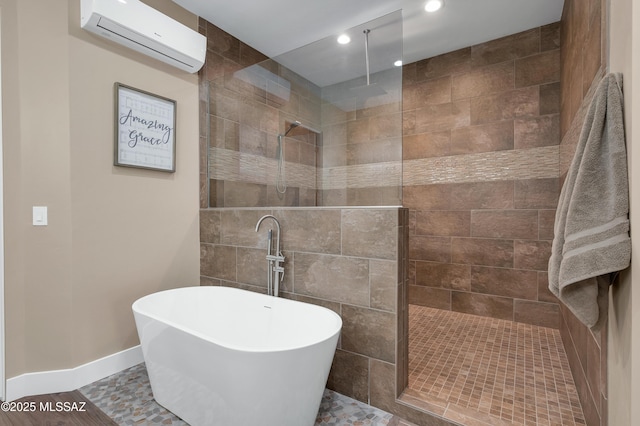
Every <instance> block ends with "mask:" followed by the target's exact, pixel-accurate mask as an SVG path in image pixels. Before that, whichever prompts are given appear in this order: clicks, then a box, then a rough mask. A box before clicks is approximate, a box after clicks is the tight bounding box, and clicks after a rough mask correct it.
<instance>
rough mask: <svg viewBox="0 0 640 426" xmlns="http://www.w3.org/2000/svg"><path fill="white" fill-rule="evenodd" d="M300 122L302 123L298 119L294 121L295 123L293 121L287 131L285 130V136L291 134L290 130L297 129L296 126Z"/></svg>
mask: <svg viewBox="0 0 640 426" xmlns="http://www.w3.org/2000/svg"><path fill="white" fill-rule="evenodd" d="M300 124H302V123H300V122H299V121H297V120H296V121H294V122H293V123H291V125H289V128H288V129H287V131H286V132H284V136H287V135H288V134H289V132H290V131H292V130H293V129H295V128H296V127H298V126H299V125H300Z"/></svg>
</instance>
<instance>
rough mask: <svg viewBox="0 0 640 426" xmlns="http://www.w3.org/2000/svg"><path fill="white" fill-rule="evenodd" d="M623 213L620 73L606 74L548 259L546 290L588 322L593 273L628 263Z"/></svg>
mask: <svg viewBox="0 0 640 426" xmlns="http://www.w3.org/2000/svg"><path fill="white" fill-rule="evenodd" d="M628 215H629V188H628V179H627V155H626V151H625V138H624V123H623V113H622V75H621V74H608V75H606V76H605V77H604V78H603V79H602V81H601V82H600V84H599V85H598V87H597V90H596V93H595V96H594V98H593V100H592V101H591V105H590V106H589V111H588V113H587V116H586V118H585V122H584V125H583V127H582V131H581V133H580V139H579V140H578V145H577V147H576V153H575V155H574V157H573V161H572V163H571V166H570V167H569V171H568V173H567V178H566V180H565V182H564V186H563V187H562V191H561V192H560V199H559V201H558V210H557V211H556V220H555V225H554V231H555V232H554V234H555V235H554V240H553V245H552V248H551V257H550V259H549V289H550V290H551V292H552V293H553V294H555V295H556V297H558V299H560V301H561V302H563V303H564V304H565V305H566V306H567V307H568V308H569V309H571V311H572V312H573V313H574V314H575V316H576V317H577V318H578V319H579V320H580V321H582V322H583V323H584V324H586V325H587V326H588V327H593V326H594V325H595V324H596V322H597V321H598V316H599V309H598V281H597V280H596V277H600V281H602V279H603V278H604V279H608V276H609V274H610V273H613V272H617V271H620V270H622V269H625V268H626V267H628V266H629V263H630V260H631V240H630V238H629V218H628ZM603 276H604V277H603Z"/></svg>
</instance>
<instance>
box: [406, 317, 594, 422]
mask: <svg viewBox="0 0 640 426" xmlns="http://www.w3.org/2000/svg"><path fill="white" fill-rule="evenodd" d="M409 389H410V390H413V391H415V392H416V395H418V396H419V397H420V398H421V399H424V400H425V401H426V402H429V403H431V404H434V405H439V406H444V407H446V406H451V405H453V406H456V407H462V409H464V410H465V411H466V412H467V413H468V412H469V409H471V410H474V411H476V412H478V413H480V414H479V416H478V418H483V419H484V421H485V422H486V421H487V419H491V418H492V419H495V420H494V421H491V420H489V421H490V422H491V424H494V425H497V424H503V423H502V421H504V422H506V423H505V424H513V425H527V426H528V425H540V426H542V425H562V426H569V425H572V426H573V425H585V424H586V423H585V420H584V415H583V413H582V408H581V406H580V401H579V400H578V394H577V391H576V387H575V384H574V382H573V378H572V376H571V370H570V368H569V363H568V361H567V357H566V354H565V352H564V347H563V345H562V339H561V337H560V332H559V331H558V330H555V329H551V328H546V327H537V326H533V325H528V324H522V323H516V322H512V321H505V320H498V319H493V318H486V317H480V316H476V315H469V314H462V313H458V312H451V311H444V310H441V309H432V308H425V307H422V306H417V305H410V306H409ZM416 395H414V396H416ZM487 416H489V417H487ZM445 417H446V411H445ZM474 424H475V423H474ZM481 424H485V423H481Z"/></svg>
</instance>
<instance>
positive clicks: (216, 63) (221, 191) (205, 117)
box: [199, 18, 320, 208]
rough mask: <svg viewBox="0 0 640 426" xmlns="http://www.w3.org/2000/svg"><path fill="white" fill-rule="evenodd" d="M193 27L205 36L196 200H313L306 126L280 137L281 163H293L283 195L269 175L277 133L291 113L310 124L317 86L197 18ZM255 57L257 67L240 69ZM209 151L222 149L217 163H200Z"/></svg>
mask: <svg viewBox="0 0 640 426" xmlns="http://www.w3.org/2000/svg"><path fill="white" fill-rule="evenodd" d="M199 29H200V32H201V33H202V34H204V35H205V36H206V37H207V42H208V43H207V56H206V61H205V65H204V67H203V68H202V69H201V71H200V115H201V116H200V151H201V155H200V158H201V161H200V207H202V208H206V207H209V205H210V206H212V207H225V206H226V207H254V206H258V207H263V206H315V205H316V184H315V180H316V172H315V167H316V143H317V141H316V137H315V135H314V134H313V133H311V132H307V131H301V128H298V129H297V130H295V131H293V132H291V133H290V137H287V138H285V142H284V143H285V145H286V146H285V152H286V155H285V159H286V161H287V166H289V167H291V165H293V166H294V167H295V166H297V165H299V166H300V167H299V168H298V169H299V170H298V173H295V171H296V170H292V171H290V172H289V173H288V174H287V176H288V177H289V179H288V182H289V185H288V186H289V187H288V189H287V193H286V194H285V195H280V194H278V193H277V192H276V189H275V181H276V169H277V166H276V164H277V162H276V158H277V135H278V134H279V133H284V131H285V130H286V129H287V128H288V124H289V123H291V122H293V121H295V120H299V121H301V122H302V123H303V124H305V125H307V126H309V127H312V128H317V127H318V123H319V122H320V97H319V93H320V92H319V88H318V87H316V86H314V85H313V84H311V83H310V82H308V81H306V80H305V79H303V78H301V77H300V76H298V75H296V74H295V73H292V72H291V71H289V70H287V69H286V68H284V67H281V66H280V65H278V64H277V63H275V62H274V61H271V60H270V59H268V58H267V57H266V56H264V55H263V54H261V53H260V52H258V51H256V50H255V49H253V48H252V47H250V46H248V45H246V44H244V43H243V42H241V41H240V40H238V39H236V38H234V37H233V36H231V35H229V34H227V33H225V32H224V31H222V30H221V29H219V28H218V27H216V26H214V25H212V24H211V23H209V22H207V21H205V20H203V19H202V18H201V19H200V23H199ZM256 64H260V66H261V67H262V68H261V69H260V72H259V73H256V72H251V69H247V67H250V66H252V65H253V66H257V65H256ZM264 71H267V72H269V73H270V74H267V73H265V72H264ZM210 150H212V151H213V154H211V155H214V156H216V157H220V156H222V155H226V157H227V158H226V161H225V163H224V167H217V166H219V165H218V164H216V163H215V162H212V163H211V165H210V169H209V170H207V168H208V167H209V165H208V162H207V156H208V155H209V151H210ZM241 164H242V167H241ZM247 164H248V165H249V166H247ZM305 166H306V167H305ZM292 176H297V177H298V178H297V179H296V178H295V177H293V178H292ZM265 182H266V183H265ZM302 182H305V183H302ZM306 182H308V183H306Z"/></svg>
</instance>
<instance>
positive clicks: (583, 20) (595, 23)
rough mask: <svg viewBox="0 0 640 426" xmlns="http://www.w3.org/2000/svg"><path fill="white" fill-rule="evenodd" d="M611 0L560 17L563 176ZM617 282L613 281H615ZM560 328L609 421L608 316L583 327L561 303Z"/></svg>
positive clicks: (598, 410) (579, 382) (593, 81)
mask: <svg viewBox="0 0 640 426" xmlns="http://www.w3.org/2000/svg"><path fill="white" fill-rule="evenodd" d="M606 23H607V2H606V1H604V0H589V1H584V0H566V1H565V3H564V10H563V13H562V20H561V33H562V37H561V40H562V49H561V54H560V57H561V77H560V83H561V117H562V118H561V134H562V142H561V144H560V181H561V182H563V179H564V177H565V176H566V174H567V171H568V169H569V166H570V164H571V160H572V159H573V155H574V152H575V149H576V145H577V143H578V138H579V136H580V130H581V129H582V125H583V123H584V118H585V115H586V113H587V110H588V107H589V104H590V103H591V99H592V98H593V93H594V91H595V89H596V87H597V84H598V83H599V81H600V80H601V78H602V77H603V76H604V75H605V73H606V72H607V67H608V64H607V59H606V58H607V55H606V46H607V37H608V35H607V34H608V32H607V25H606ZM614 285H615V284H614ZM560 311H561V317H562V322H561V327H560V334H561V336H562V340H563V343H564V346H565V350H566V352H567V357H568V358H569V365H570V366H571V370H572V374H573V379H574V381H575V383H576V388H577V390H578V396H579V398H580V403H581V405H582V408H583V411H584V415H585V418H586V421H587V424H588V425H589V426H606V425H607V398H608V397H607V337H606V330H607V326H606V321H605V324H604V326H603V327H602V328H601V329H600V330H599V331H593V330H590V329H588V328H587V327H585V326H584V325H583V324H582V323H581V322H580V321H578V320H577V319H576V317H575V316H574V315H573V314H572V313H571V311H570V310H569V309H567V308H566V307H564V306H562V305H561V309H560Z"/></svg>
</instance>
